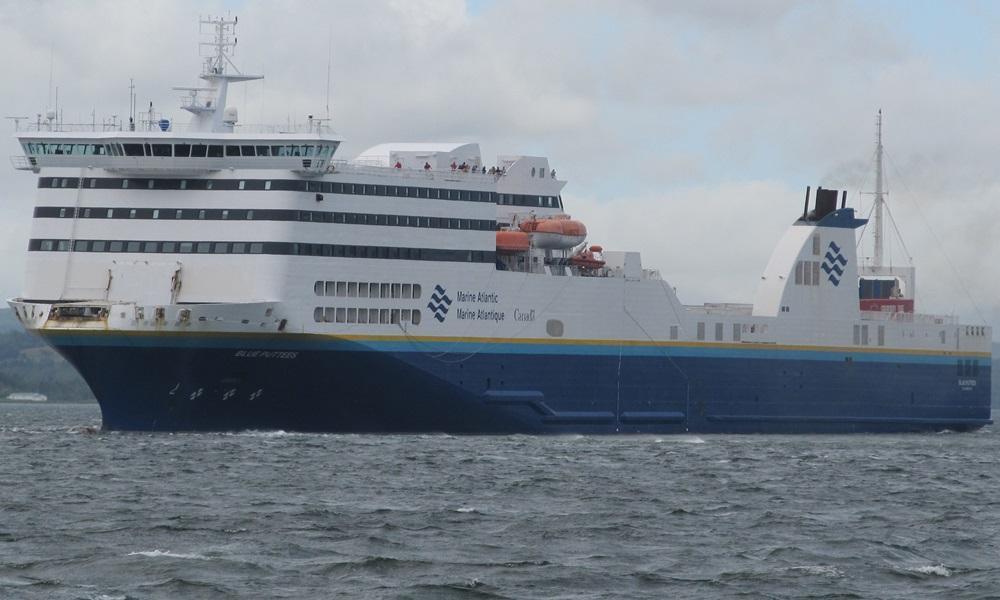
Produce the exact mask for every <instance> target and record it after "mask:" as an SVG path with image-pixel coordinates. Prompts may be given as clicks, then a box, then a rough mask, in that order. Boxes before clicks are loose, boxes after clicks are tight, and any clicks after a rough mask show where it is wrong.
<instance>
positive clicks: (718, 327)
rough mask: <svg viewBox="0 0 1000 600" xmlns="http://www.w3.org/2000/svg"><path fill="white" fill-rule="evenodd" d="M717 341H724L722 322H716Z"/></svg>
mask: <svg viewBox="0 0 1000 600" xmlns="http://www.w3.org/2000/svg"><path fill="white" fill-rule="evenodd" d="M715 341H717V342H721V341H722V323H716V324H715Z"/></svg>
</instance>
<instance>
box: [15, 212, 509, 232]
mask: <svg viewBox="0 0 1000 600" xmlns="http://www.w3.org/2000/svg"><path fill="white" fill-rule="evenodd" d="M76 215H79V216H80V218H82V219H164V220H203V221H302V222H308V223H342V224H347V225H385V226H389V227H422V228H424V227H426V228H431V229H471V230H475V231H494V230H495V229H496V221H494V220H491V219H458V218H454V219H453V218H450V217H421V216H416V215H382V214H368V213H353V212H327V211H319V210H291V209H270V208H269V209H257V210H249V209H246V210H245V209H225V208H222V209H219V208H185V209H180V208H105V207H99V208H98V207H91V208H74V207H72V206H39V207H36V208H35V213H34V216H35V218H41V219H72V218H74V217H75V216H76Z"/></svg>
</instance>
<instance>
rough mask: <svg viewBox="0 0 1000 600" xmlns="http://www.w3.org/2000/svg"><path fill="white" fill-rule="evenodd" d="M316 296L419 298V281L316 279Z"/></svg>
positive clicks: (314, 287) (314, 291)
mask: <svg viewBox="0 0 1000 600" xmlns="http://www.w3.org/2000/svg"><path fill="white" fill-rule="evenodd" d="M313 293H315V294H316V295H317V296H340V297H341V298H406V299H410V298H413V299H419V298H420V295H421V289H420V284H419V283H375V282H370V283H369V282H367V281H317V282H316V283H315V284H313Z"/></svg>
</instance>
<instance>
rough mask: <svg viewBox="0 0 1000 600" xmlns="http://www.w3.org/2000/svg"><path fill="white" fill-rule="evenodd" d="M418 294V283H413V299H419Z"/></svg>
mask: <svg viewBox="0 0 1000 600" xmlns="http://www.w3.org/2000/svg"><path fill="white" fill-rule="evenodd" d="M420 292H421V290H420V284H419V283H414V284H413V297H414V298H417V299H419V298H420Z"/></svg>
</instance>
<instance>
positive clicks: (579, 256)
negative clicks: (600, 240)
mask: <svg viewBox="0 0 1000 600" xmlns="http://www.w3.org/2000/svg"><path fill="white" fill-rule="evenodd" d="M603 250H604V249H603V248H601V247H600V246H591V247H590V249H589V250H587V249H584V250H580V251H579V252H577V253H576V254H574V255H573V256H572V257H570V259H569V264H571V265H573V266H574V267H580V268H582V269H600V268H601V267H603V266H604V261H603V260H602V259H601V257H600V256H599V254H600V253H601V252H602V251H603Z"/></svg>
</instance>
